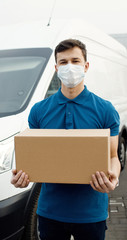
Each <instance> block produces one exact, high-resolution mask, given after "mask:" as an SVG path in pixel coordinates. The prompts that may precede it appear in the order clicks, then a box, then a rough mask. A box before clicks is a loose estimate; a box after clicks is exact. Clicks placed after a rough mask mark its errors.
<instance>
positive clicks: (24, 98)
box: [0, 48, 52, 117]
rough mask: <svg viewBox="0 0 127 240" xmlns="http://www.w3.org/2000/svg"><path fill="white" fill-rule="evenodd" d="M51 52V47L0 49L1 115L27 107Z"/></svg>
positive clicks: (14, 112) (10, 113)
mask: <svg viewBox="0 0 127 240" xmlns="http://www.w3.org/2000/svg"><path fill="white" fill-rule="evenodd" d="M51 53H52V50H51V49H49V48H41V49H38V48H37V49H20V50H8V51H0V117H4V116H8V115H13V114H16V113H19V112H21V111H23V110H24V109H25V108H26V107H27V105H28V103H29V101H30V99H31V97H32V95H33V92H34V90H35V88H36V86H37V83H38V81H39V79H40V77H41V75H42V73H43V71H44V69H45V67H46V64H47V62H48V60H49V57H50V55H51Z"/></svg>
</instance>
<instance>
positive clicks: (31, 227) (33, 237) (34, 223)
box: [21, 184, 41, 240]
mask: <svg viewBox="0 0 127 240" xmlns="http://www.w3.org/2000/svg"><path fill="white" fill-rule="evenodd" d="M40 189H41V184H38V186H37V190H36V192H35V193H34V196H33V199H32V202H31V207H30V210H29V214H28V218H27V222H26V226H25V230H24V234H23V236H22V239H21V240H39V239H40V238H39V232H38V220H37V214H36V210H37V203H38V198H39V194H40Z"/></svg>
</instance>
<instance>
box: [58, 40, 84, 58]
mask: <svg viewBox="0 0 127 240" xmlns="http://www.w3.org/2000/svg"><path fill="white" fill-rule="evenodd" d="M74 47H78V48H80V49H81V51H82V54H83V57H84V59H85V61H87V50H86V46H85V44H84V43H82V42H80V41H79V40H77V39H66V40H64V41H62V42H60V43H59V44H58V45H57V46H56V48H55V60H56V62H57V53H59V52H64V51H66V50H68V49H71V48H74Z"/></svg>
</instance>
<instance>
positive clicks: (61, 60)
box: [59, 58, 67, 62]
mask: <svg viewBox="0 0 127 240" xmlns="http://www.w3.org/2000/svg"><path fill="white" fill-rule="evenodd" d="M63 61H67V59H65V58H63V59H60V60H59V62H63Z"/></svg>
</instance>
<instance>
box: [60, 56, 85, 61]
mask: <svg viewBox="0 0 127 240" xmlns="http://www.w3.org/2000/svg"><path fill="white" fill-rule="evenodd" d="M71 60H80V58H78V57H75V58H71ZM63 61H67V59H66V58H63V59H60V61H59V62H63Z"/></svg>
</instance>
